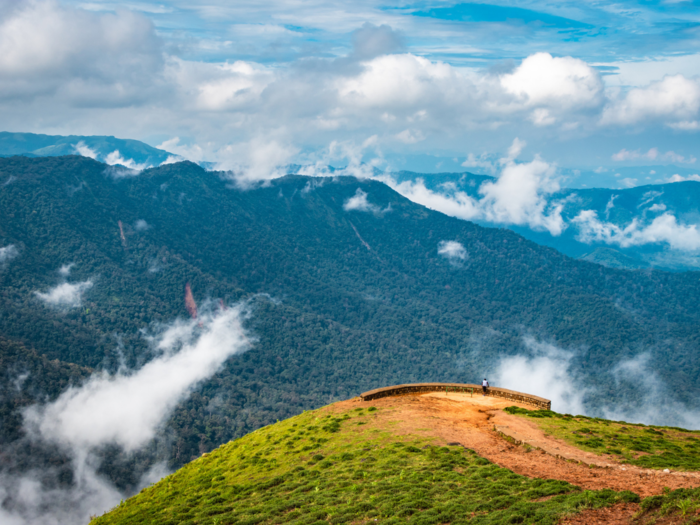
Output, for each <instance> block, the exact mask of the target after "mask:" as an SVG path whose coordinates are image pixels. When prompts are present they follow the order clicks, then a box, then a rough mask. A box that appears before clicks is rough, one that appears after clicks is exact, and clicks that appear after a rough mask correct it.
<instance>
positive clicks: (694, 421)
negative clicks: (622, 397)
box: [603, 352, 700, 429]
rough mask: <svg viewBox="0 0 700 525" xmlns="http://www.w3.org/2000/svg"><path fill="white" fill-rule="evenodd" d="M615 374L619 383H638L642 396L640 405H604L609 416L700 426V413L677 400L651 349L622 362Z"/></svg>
mask: <svg viewBox="0 0 700 525" xmlns="http://www.w3.org/2000/svg"><path fill="white" fill-rule="evenodd" d="M612 374H613V377H614V380H615V382H616V384H617V385H620V384H621V383H627V384H630V385H634V387H636V388H638V389H639V390H641V392H642V395H641V396H640V397H641V399H640V402H638V403H637V406H633V407H631V406H619V405H618V406H607V407H604V408H603V412H604V417H605V418H607V419H613V420H617V421H620V420H622V421H633V422H637V421H638V422H642V423H645V424H647V425H674V426H680V427H682V428H690V429H697V428H698V426H700V414H699V413H698V412H697V410H693V409H691V408H689V407H688V406H686V405H684V404H682V403H680V402H678V401H677V400H675V399H674V397H673V393H672V391H671V390H670V389H669V388H668V387H667V386H666V385H665V384H664V382H663V381H662V380H661V379H660V378H659V376H658V374H657V372H656V369H655V367H654V365H653V363H652V356H651V354H650V353H649V352H643V353H641V354H638V355H636V356H634V357H632V358H630V359H625V360H623V361H620V362H619V363H618V364H617V365H616V366H615V367H614V368H613V370H612Z"/></svg>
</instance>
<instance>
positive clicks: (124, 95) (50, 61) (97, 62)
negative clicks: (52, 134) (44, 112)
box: [0, 0, 162, 107]
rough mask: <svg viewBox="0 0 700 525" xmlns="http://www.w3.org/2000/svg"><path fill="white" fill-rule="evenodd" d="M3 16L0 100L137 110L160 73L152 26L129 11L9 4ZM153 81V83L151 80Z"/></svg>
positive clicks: (40, 0) (48, 2) (48, 0)
mask: <svg viewBox="0 0 700 525" xmlns="http://www.w3.org/2000/svg"><path fill="white" fill-rule="evenodd" d="M3 15H4V16H3V17H2V18H0V77H1V80H0V94H1V95H3V96H5V97H13V98H24V99H26V98H29V97H34V96H38V95H47V94H52V95H57V96H59V98H66V99H68V100H70V101H71V102H72V103H79V104H86V103H87V104H92V103H99V104H102V103H106V104H109V105H111V106H113V107H114V106H120V105H123V104H131V103H133V102H134V101H135V100H138V99H142V98H143V95H144V89H143V85H142V79H143V78H144V77H145V76H146V75H148V76H151V75H153V74H154V73H156V74H157V72H158V71H159V70H160V69H161V68H162V54H161V49H160V48H161V42H160V41H159V39H158V38H157V37H156V36H155V31H154V28H153V25H152V24H151V22H150V21H149V20H148V19H147V18H146V17H145V16H142V15H139V14H135V13H133V12H131V11H126V10H122V9H120V10H117V11H116V12H115V13H90V12H87V11H85V10H82V9H75V8H71V7H67V6H64V5H61V4H59V3H58V2H56V1H52V0H45V1H44V0H28V1H26V2H17V3H14V5H11V6H6V7H5V9H4V13H3ZM145 78H147V77H145Z"/></svg>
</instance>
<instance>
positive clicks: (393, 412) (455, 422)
mask: <svg viewBox="0 0 700 525" xmlns="http://www.w3.org/2000/svg"><path fill="white" fill-rule="evenodd" d="M513 405H516V406H522V407H523V408H532V407H529V406H527V405H522V404H518V403H514V402H512V401H508V400H503V399H499V398H493V397H482V396H481V395H480V394H478V395H477V394H476V393H475V394H474V396H473V397H472V396H470V395H469V394H454V393H450V394H444V393H438V392H432V393H429V394H423V395H409V396H400V397H386V398H382V399H377V400H373V401H368V402H363V401H360V400H359V398H358V399H354V400H348V401H342V402H340V403H336V404H334V405H331V406H329V407H327V408H326V410H329V411H333V412H344V411H346V410H348V409H352V408H358V407H369V406H375V407H377V408H379V409H380V410H377V411H376V412H374V414H375V416H374V417H373V419H372V421H371V422H370V423H369V424H368V425H367V427H363V428H368V427H369V428H372V427H375V428H381V429H386V430H391V431H392V432H395V433H397V434H414V435H420V436H424V437H429V436H430V437H433V438H435V439H436V440H437V442H438V443H439V444H441V445H447V444H460V445H462V446H464V447H466V448H470V449H472V450H474V451H475V452H477V453H478V454H479V455H481V456H483V457H485V458H486V459H488V460H489V461H492V462H493V463H496V464H497V465H499V466H501V467H505V468H508V469H510V470H512V471H513V472H516V473H518V474H522V475H524V476H528V477H530V478H544V479H559V480H564V481H567V482H569V483H572V484H574V485H577V486H579V487H581V488H583V489H590V490H599V489H604V488H609V489H613V490H617V491H621V490H630V491H632V492H635V493H637V494H639V495H640V496H641V497H643V498H644V497H647V496H651V495H654V494H661V493H662V492H663V488H664V487H669V488H670V489H678V488H694V487H700V474H698V473H695V472H670V473H664V472H661V471H657V470H651V469H643V468H639V467H634V466H630V465H622V464H620V463H618V462H616V461H615V460H614V459H613V458H611V457H609V456H597V455H596V454H593V453H591V452H585V451H582V450H580V449H577V448H576V447H573V446H571V445H569V444H567V443H565V442H563V441H561V440H557V439H554V438H552V437H550V436H546V435H545V434H544V433H543V432H542V431H541V430H540V429H539V428H538V427H537V425H536V424H534V423H533V422H530V421H527V420H525V419H523V418H520V417H518V416H513V415H510V414H507V413H506V412H504V411H503V408H505V407H507V406H513ZM504 435H510V436H511V438H510V440H509V439H507V438H506V437H504ZM513 441H516V442H517V441H520V442H523V443H525V445H520V444H516V443H515V442H513ZM572 523H573V522H572ZM589 523H596V522H595V521H591V522H589ZM601 523H606V522H601ZM610 523H616V522H610Z"/></svg>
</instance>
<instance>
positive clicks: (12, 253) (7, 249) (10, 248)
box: [0, 244, 19, 265]
mask: <svg viewBox="0 0 700 525" xmlns="http://www.w3.org/2000/svg"><path fill="white" fill-rule="evenodd" d="M18 255H19V250H18V249H17V247H16V246H15V245H14V244H8V245H7V246H2V247H0V265H3V264H5V263H7V262H10V261H11V260H12V259H14V258H15V257H17V256H18Z"/></svg>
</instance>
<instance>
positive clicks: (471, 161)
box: [462, 153, 496, 173]
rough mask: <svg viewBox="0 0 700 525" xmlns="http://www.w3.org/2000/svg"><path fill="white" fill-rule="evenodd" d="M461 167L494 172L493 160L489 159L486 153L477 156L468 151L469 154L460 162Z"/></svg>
mask: <svg viewBox="0 0 700 525" xmlns="http://www.w3.org/2000/svg"><path fill="white" fill-rule="evenodd" d="M462 167H464V168H481V169H483V170H485V171H487V172H489V173H494V172H495V171H496V167H495V166H494V165H493V162H492V161H491V160H490V159H489V156H488V154H487V153H482V154H481V155H479V156H478V157H477V156H476V155H474V154H473V153H469V155H467V158H466V160H465V161H464V162H462Z"/></svg>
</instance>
